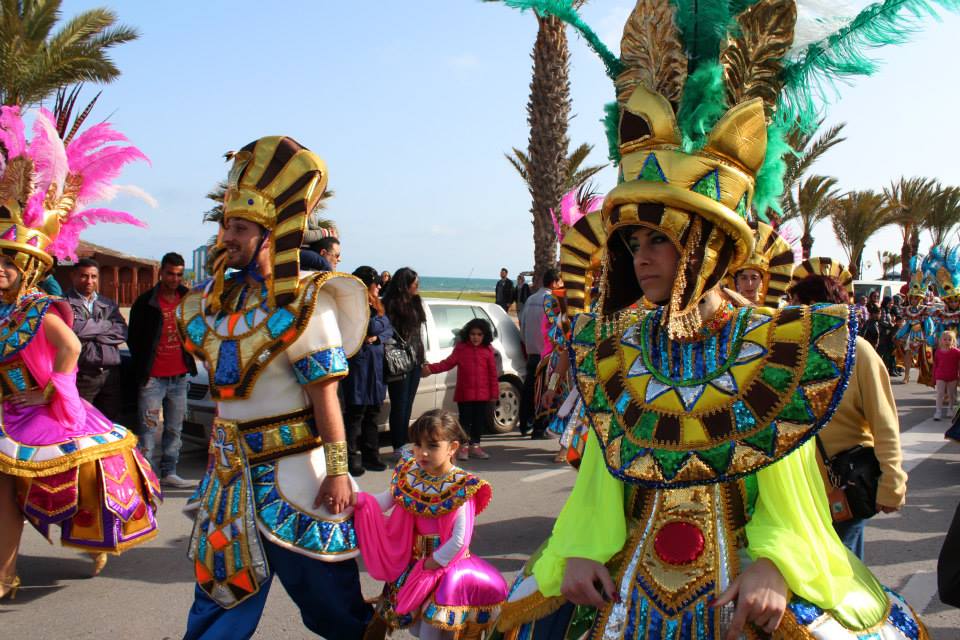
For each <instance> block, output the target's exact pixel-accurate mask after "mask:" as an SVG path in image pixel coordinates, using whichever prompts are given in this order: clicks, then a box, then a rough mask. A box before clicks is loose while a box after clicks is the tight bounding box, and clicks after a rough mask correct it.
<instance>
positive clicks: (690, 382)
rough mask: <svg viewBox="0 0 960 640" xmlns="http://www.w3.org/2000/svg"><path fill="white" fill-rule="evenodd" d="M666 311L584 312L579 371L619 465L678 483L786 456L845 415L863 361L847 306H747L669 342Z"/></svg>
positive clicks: (621, 472)
mask: <svg viewBox="0 0 960 640" xmlns="http://www.w3.org/2000/svg"><path fill="white" fill-rule="evenodd" d="M661 313H662V309H657V310H655V311H651V312H639V313H637V312H632V313H623V314H621V315H619V316H617V317H615V318H613V319H600V318H598V317H596V316H594V315H593V314H583V315H581V316H579V317H578V318H577V321H576V325H575V327H574V330H573V336H574V338H573V351H574V354H575V356H576V374H577V375H576V378H577V385H578V387H579V390H580V394H581V396H582V397H583V398H585V399H586V400H587V402H588V409H589V411H588V413H589V415H590V419H591V422H592V425H593V428H594V430H595V431H596V433H597V436H598V442H599V443H600V445H601V447H602V449H603V453H604V457H605V461H606V464H607V468H608V469H609V470H610V473H612V474H613V475H615V476H616V477H618V478H621V479H623V480H625V481H629V482H637V483H640V484H644V485H647V486H654V487H661V488H676V487H681V486H690V485H696V484H703V483H708V482H723V481H728V480H735V479H737V478H740V477H743V476H745V475H747V474H750V473H753V472H755V471H757V470H759V469H761V468H763V467H765V466H767V465H769V464H771V463H773V462H776V461H777V460H779V459H780V458H782V457H783V456H785V455H787V454H788V453H790V452H791V451H793V450H794V449H795V448H797V447H798V446H800V445H801V444H802V443H803V442H805V441H806V440H807V439H809V438H810V437H812V436H813V435H814V434H815V433H816V432H817V431H818V430H819V429H820V428H822V427H823V425H824V424H826V422H827V421H828V420H829V419H830V417H831V416H832V415H833V412H834V411H835V410H836V407H837V404H838V403H839V401H840V398H841V397H842V395H843V391H844V390H845V388H846V385H847V381H848V380H849V377H850V374H851V372H852V369H853V357H854V351H855V347H856V342H855V340H856V319H855V318H856V314H852V313H851V312H850V308H849V307H846V306H842V305H835V306H827V305H820V306H814V307H787V308H785V309H781V310H772V309H766V308H752V307H744V308H741V309H738V310H736V312H735V314H734V316H733V317H732V318H731V320H730V322H728V323H727V324H726V325H724V326H723V327H722V328H721V330H720V331H719V332H717V333H716V334H714V335H711V336H709V337H707V338H704V339H702V340H700V341H697V342H686V343H681V342H677V341H671V340H669V339H667V336H666V330H665V329H664V328H663V327H661V326H660V314H661Z"/></svg>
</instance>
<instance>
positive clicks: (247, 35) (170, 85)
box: [63, 0, 960, 277]
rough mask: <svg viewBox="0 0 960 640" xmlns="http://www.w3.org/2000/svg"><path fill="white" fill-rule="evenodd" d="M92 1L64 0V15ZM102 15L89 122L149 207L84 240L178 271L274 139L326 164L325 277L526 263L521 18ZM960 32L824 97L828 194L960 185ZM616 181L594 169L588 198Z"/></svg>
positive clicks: (322, 9)
mask: <svg viewBox="0 0 960 640" xmlns="http://www.w3.org/2000/svg"><path fill="white" fill-rule="evenodd" d="M632 4H633V3H632V2H627V1H611V0H594V1H592V2H590V3H589V4H588V5H587V7H586V9H585V10H584V12H583V13H584V16H585V18H586V20H587V22H588V23H589V24H591V25H593V26H594V27H595V28H596V29H597V31H598V32H599V33H600V34H601V35H602V36H603V38H604V39H605V41H606V42H607V43H608V44H609V45H611V47H613V48H614V49H616V48H617V45H618V43H619V32H620V30H621V28H622V24H623V21H624V19H625V17H626V16H627V14H628V13H629V11H630V8H631V7H632ZM851 4H854V5H858V6H859V5H863V4H866V3H865V2H861V1H860V0H858V1H857V2H852V3H851ZM103 5H104V2H87V1H82V0H66V1H65V2H64V3H63V10H64V13H65V15H67V16H69V15H72V14H74V13H76V12H78V11H81V10H84V9H88V8H91V7H95V6H103ZM109 6H110V7H112V8H113V9H114V10H115V11H116V12H117V13H118V14H119V16H120V19H121V21H122V22H123V23H125V24H129V25H132V26H135V27H137V28H138V29H139V30H140V31H141V34H142V35H141V38H140V40H138V41H136V42H134V43H131V44H128V45H124V46H122V47H120V48H118V49H116V50H115V53H114V56H113V57H114V59H115V61H116V62H117V64H118V65H119V66H120V68H121V70H122V71H123V75H122V76H121V78H120V79H119V80H117V81H116V82H114V83H112V84H110V85H108V86H106V87H104V92H103V95H102V96H101V98H100V101H99V102H98V104H97V108H96V111H95V112H94V120H98V119H100V118H103V117H107V116H110V118H111V120H112V121H113V122H114V124H115V125H116V127H117V128H118V129H119V130H121V131H123V132H124V133H126V134H127V135H128V136H129V137H130V139H131V140H132V141H133V142H134V143H135V144H137V145H138V146H139V147H140V148H141V149H142V150H143V151H144V152H145V153H146V154H147V155H148V156H149V157H150V158H151V161H152V164H151V165H150V166H147V165H141V166H135V167H132V168H130V169H128V170H127V171H126V172H125V173H124V175H123V177H122V178H121V182H123V183H129V184H135V185H137V186H140V187H142V188H144V189H146V190H147V191H148V192H149V193H151V194H152V195H153V196H154V197H155V198H156V199H157V201H158V203H159V205H158V207H157V208H155V209H151V208H150V207H148V206H147V205H145V204H144V203H142V202H140V201H137V200H131V199H128V198H124V197H121V198H118V199H117V201H116V202H115V203H114V205H115V206H118V207H120V208H126V209H128V210H130V211H131V212H133V213H135V214H137V215H139V216H140V217H142V218H143V219H144V220H145V221H146V222H147V223H148V224H149V225H150V227H149V229H148V230H146V231H144V230H140V229H132V228H131V229H128V228H123V227H116V226H113V225H103V226H101V227H98V228H95V229H93V230H91V231H89V232H87V234H86V235H85V236H84V237H85V238H86V239H88V240H90V241H93V242H98V243H101V244H106V245H109V246H112V247H115V248H117V249H121V250H125V251H128V252H130V253H134V254H137V255H141V256H146V257H154V258H159V257H160V256H161V255H162V254H163V253H165V252H166V251H171V250H172V251H179V252H180V253H182V254H184V255H185V256H186V257H187V258H188V260H189V256H190V252H191V251H192V249H193V248H194V247H195V246H197V245H198V244H200V243H202V242H204V241H205V239H206V238H207V237H209V236H210V235H211V234H213V233H214V232H215V229H214V228H213V227H212V226H211V225H209V224H207V225H204V224H202V223H201V218H202V214H203V212H204V211H205V210H207V209H208V208H209V207H210V204H211V203H210V202H209V201H207V200H206V199H205V198H204V196H205V194H206V193H207V192H208V190H209V189H211V188H212V187H213V186H214V185H215V184H216V183H217V181H218V180H220V179H222V178H223V177H224V176H225V174H226V170H227V165H226V164H225V162H224V161H223V159H222V156H223V153H224V152H225V151H228V150H231V149H237V148H239V147H241V146H243V145H244V144H246V143H247V142H250V141H251V140H254V139H256V138H258V137H261V136H264V135H275V134H283V135H289V136H292V137H294V138H296V139H297V140H299V141H300V142H301V143H303V144H304V145H306V146H307V147H310V148H311V149H312V150H314V151H316V152H317V153H318V154H320V156H321V157H323V158H324V159H325V160H326V162H327V164H328V167H329V170H330V187H331V188H332V189H334V190H335V192H336V197H335V198H333V199H332V200H331V201H330V205H329V207H328V213H329V216H330V217H332V218H334V220H335V221H336V223H337V225H338V227H339V229H340V231H341V235H342V242H343V246H342V251H343V256H344V262H343V263H341V268H344V269H346V270H352V269H353V268H355V267H357V266H359V265H361V264H369V265H372V266H374V267H375V268H377V269H389V270H395V269H396V268H398V267H400V266H405V265H406V266H411V267H413V268H414V269H416V270H417V271H419V272H420V273H421V274H423V275H434V276H439V275H445V276H466V275H468V274H469V273H471V271H472V272H473V274H474V275H475V276H477V277H496V274H497V272H498V270H499V268H500V267H501V266H504V265H506V266H508V267H509V268H510V269H511V271H512V272H514V273H516V272H517V271H519V270H521V269H527V268H529V267H530V264H531V263H532V248H533V242H532V229H531V225H530V216H529V206H530V202H529V196H528V194H527V192H526V189H525V187H524V185H523V183H522V182H521V181H520V179H519V177H518V176H517V174H516V173H515V171H514V170H513V168H512V167H510V165H509V164H508V163H507V162H506V160H504V158H503V153H504V152H505V151H508V150H509V149H510V147H512V146H516V147H519V148H523V149H525V148H526V140H527V125H526V112H525V108H526V102H527V97H528V93H529V88H528V85H529V82H530V69H531V61H530V51H531V48H532V45H533V41H534V38H535V36H536V23H535V20H534V19H533V17H532V16H530V15H524V14H520V13H518V12H516V11H512V10H509V9H507V8H505V7H502V6H498V5H495V4H486V3H481V2H479V1H477V0H415V1H413V2H388V1H387V0H380V1H379V2H365V3H361V2H332V1H330V0H327V1H326V2H316V1H315V0H314V1H306V0H297V1H289V0H285V1H284V2H276V3H265V2H262V1H260V2H254V1H249V0H233V1H231V2H226V1H221V0H204V2H193V1H186V0H177V1H173V2H134V1H130V0H128V1H115V2H111V3H109ZM277 7H282V11H281V10H278V9H277ZM958 27H960V18H958V17H957V16H947V17H946V18H945V19H944V20H943V22H942V23H935V22H931V23H930V27H929V29H928V30H927V31H926V32H925V33H923V34H921V35H920V36H918V37H917V38H916V39H915V41H914V42H913V43H910V44H908V45H906V46H903V47H898V48H890V49H887V50H885V51H883V52H882V57H883V58H884V59H886V63H885V65H884V67H883V68H882V70H881V71H880V73H879V74H877V75H876V76H875V77H873V78H870V79H867V80H863V81H860V82H858V83H857V85H856V86H854V87H842V88H841V89H842V91H841V97H840V98H838V99H837V100H836V101H835V102H834V104H833V106H832V108H831V110H830V115H829V118H828V121H829V122H833V121H846V122H847V123H848V126H847V130H846V136H847V141H846V142H845V143H843V144H842V145H840V146H838V147H837V148H836V149H835V150H834V151H831V152H830V154H829V155H828V156H826V157H825V158H824V159H823V161H822V163H821V164H820V165H818V166H817V168H816V171H817V172H820V173H825V174H829V175H834V176H837V177H838V178H839V181H840V185H841V187H843V188H844V189H861V188H875V189H880V188H882V187H883V186H884V185H886V184H888V183H889V182H890V181H891V180H892V179H895V178H896V177H898V176H900V175H925V176H931V177H935V178H938V179H940V180H942V181H944V182H945V183H948V184H960V178H958V173H960V158H958V157H957V153H956V151H955V150H956V148H957V142H958V139H960V131H958V130H957V127H956V122H957V119H956V116H955V112H956V109H957V103H958V98H960V90H958V88H957V83H956V78H955V76H956V73H955V69H956V65H955V63H954V60H956V59H957V57H958V53H960V51H958V49H960V45H958V38H957V36H958V35H960V28H958ZM571 50H572V55H573V60H572V72H571V90H572V97H573V111H574V113H575V114H576V117H575V118H574V119H573V121H572V123H571V128H570V138H571V142H572V143H573V144H578V143H580V142H589V143H591V144H594V145H595V148H594V151H593V154H592V156H591V160H592V161H593V162H595V163H603V162H605V161H606V147H605V141H604V135H603V129H602V126H601V124H600V122H599V119H600V117H601V115H602V105H603V104H604V103H605V102H608V101H609V100H610V99H611V96H612V86H611V83H610V82H609V81H608V80H607V78H606V76H605V75H604V72H603V68H602V66H601V64H600V63H599V61H598V60H597V59H596V58H595V56H594V55H593V54H592V53H591V52H590V51H589V50H588V49H587V48H586V46H585V45H584V43H583V42H582V41H581V40H580V39H579V38H578V37H577V36H575V35H573V34H572V33H571ZM92 92H93V90H92V88H89V87H88V90H87V93H88V94H92ZM98 116H99V117H98ZM614 182H615V173H614V171H613V170H612V169H607V170H605V171H604V172H603V173H602V174H601V176H600V179H599V181H598V186H599V187H600V188H601V189H602V190H604V191H606V190H608V189H609V188H611V187H612V186H613V185H614ZM881 246H882V247H883V248H884V249H894V248H899V246H900V238H899V233H898V232H897V230H896V229H895V228H891V229H888V230H886V231H884V232H882V233H881V234H879V235H878V236H876V237H875V240H874V241H873V242H872V243H871V244H870V246H869V247H868V256H867V260H870V256H871V255H873V256H874V258H873V262H874V263H875V262H876V259H875V255H876V250H877V249H878V248H880V247H881ZM814 251H815V252H816V253H820V254H824V255H834V256H841V255H842V254H841V251H840V248H839V246H838V245H837V244H836V242H835V241H834V240H833V232H832V230H831V229H830V228H829V226H824V227H822V228H820V229H818V233H817V234H816V244H815V245H814ZM868 273H869V271H868Z"/></svg>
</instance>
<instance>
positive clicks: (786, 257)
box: [733, 220, 794, 309]
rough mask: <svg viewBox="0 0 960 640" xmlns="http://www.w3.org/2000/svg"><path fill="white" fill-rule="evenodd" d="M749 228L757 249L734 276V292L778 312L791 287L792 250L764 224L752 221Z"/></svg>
mask: <svg viewBox="0 0 960 640" xmlns="http://www.w3.org/2000/svg"><path fill="white" fill-rule="evenodd" d="M750 228H751V229H753V233H754V236H755V239H756V244H755V248H754V250H753V253H751V254H750V257H749V258H747V261H746V262H745V263H744V264H743V266H742V267H740V269H738V270H737V272H736V273H735V274H734V275H733V285H734V286H733V289H734V290H735V291H736V292H737V293H739V294H740V295H742V296H743V297H744V298H746V299H747V300H748V301H749V302H750V304H753V305H755V306H761V307H771V308H773V309H776V308H777V307H778V306H780V302H781V299H782V298H783V295H784V294H785V293H786V291H787V287H788V286H790V278H791V276H792V275H793V262H794V258H793V247H791V246H790V243H789V242H787V241H786V240H784V239H783V236H781V235H780V234H779V233H777V231H776V229H774V228H773V227H771V226H770V225H769V224H767V223H765V222H760V221H759V220H755V221H752V222H751V223H750Z"/></svg>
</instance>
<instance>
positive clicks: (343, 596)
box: [183, 538, 372, 640]
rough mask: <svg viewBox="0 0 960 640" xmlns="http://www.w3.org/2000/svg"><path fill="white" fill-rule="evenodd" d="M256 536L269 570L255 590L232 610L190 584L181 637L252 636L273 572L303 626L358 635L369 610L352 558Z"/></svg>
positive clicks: (334, 638)
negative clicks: (312, 554)
mask: <svg viewBox="0 0 960 640" xmlns="http://www.w3.org/2000/svg"><path fill="white" fill-rule="evenodd" d="M261 539H262V538H261ZM262 540H263V548H264V551H266V554H267V560H268V562H269V563H270V568H271V570H272V571H271V576H270V577H269V578H268V579H267V581H266V582H264V583H263V584H262V585H261V586H260V591H258V592H257V593H256V594H254V595H252V596H250V597H249V598H247V599H246V600H244V601H243V602H241V603H240V604H238V605H237V606H235V607H233V608H232V609H224V608H223V607H221V606H220V605H218V604H217V603H216V602H214V601H213V600H211V599H210V597H209V596H208V595H207V594H206V593H205V592H204V591H203V589H201V588H200V587H199V586H196V587H195V590H194V599H193V606H192V607H191V608H190V614H189V616H188V617H187V632H186V634H185V635H184V636H183V640H242V639H245V638H249V637H250V636H252V635H253V632H254V631H256V630H257V624H258V623H259V622H260V616H261V615H262V613H263V605H265V604H266V602H267V594H268V593H269V592H270V583H271V582H272V581H273V574H276V575H277V577H279V578H280V584H282V585H283V588H284V589H286V591H287V594H288V595H289V596H290V598H291V599H292V600H293V601H294V602H295V603H296V605H297V606H298V607H299V608H300V617H301V618H302V619H303V624H304V625H305V626H306V627H307V629H309V630H310V631H312V632H314V633H316V634H317V635H320V636H323V637H324V638H326V639H327V640H360V638H362V637H363V633H364V631H365V630H366V627H367V622H369V620H370V617H371V615H372V611H371V608H370V605H368V604H366V603H365V602H364V600H363V594H361V593H360V573H359V570H358V569H357V563H356V562H355V561H354V560H345V561H343V562H322V561H320V560H314V559H311V558H307V557H306V556H303V555H300V554H299V553H294V552H293V551H288V550H287V549H284V548H283V547H280V546H277V545H275V544H273V543H272V542H270V541H268V540H265V539H262Z"/></svg>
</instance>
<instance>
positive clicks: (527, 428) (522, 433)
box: [520, 426, 531, 436]
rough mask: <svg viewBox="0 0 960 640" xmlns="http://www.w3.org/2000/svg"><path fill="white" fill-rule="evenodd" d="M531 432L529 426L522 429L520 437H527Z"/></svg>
mask: <svg viewBox="0 0 960 640" xmlns="http://www.w3.org/2000/svg"><path fill="white" fill-rule="evenodd" d="M530 431H531V428H530V427H529V426H525V427H520V435H521V436H525V435H527V434H528V433H530Z"/></svg>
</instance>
